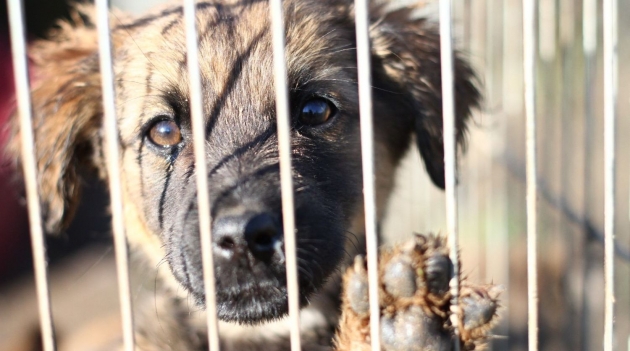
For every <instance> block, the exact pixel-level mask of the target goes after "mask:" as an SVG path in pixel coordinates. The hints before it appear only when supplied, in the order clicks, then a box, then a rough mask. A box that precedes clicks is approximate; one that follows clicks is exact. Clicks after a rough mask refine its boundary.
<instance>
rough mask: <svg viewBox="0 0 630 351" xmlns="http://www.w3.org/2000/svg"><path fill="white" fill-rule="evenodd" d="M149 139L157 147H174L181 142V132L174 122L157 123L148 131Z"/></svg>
mask: <svg viewBox="0 0 630 351" xmlns="http://www.w3.org/2000/svg"><path fill="white" fill-rule="evenodd" d="M149 139H150V140H151V142H153V143H154V144H156V145H158V146H163V147H168V146H175V145H177V144H179V143H180V142H181V141H182V132H181V130H179V127H178V126H177V124H176V123H175V122H174V121H171V120H162V121H158V122H156V123H155V124H153V126H151V129H150V130H149Z"/></svg>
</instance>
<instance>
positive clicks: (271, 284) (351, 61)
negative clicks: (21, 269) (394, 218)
mask: <svg viewBox="0 0 630 351" xmlns="http://www.w3.org/2000/svg"><path fill="white" fill-rule="evenodd" d="M284 7H285V18H286V33H287V47H286V55H287V64H288V84H289V90H290V101H291V103H290V104H291V106H290V108H291V115H292V122H291V124H292V133H291V136H292V150H293V153H292V158H293V179H294V187H295V204H296V214H295V216H296V225H297V233H296V235H297V245H298V250H297V255H298V262H299V277H300V293H301V296H302V300H303V302H305V301H306V298H307V297H308V296H309V295H310V294H312V293H313V292H314V291H316V290H317V289H318V288H319V287H321V286H322V284H323V282H324V281H325V279H326V278H327V277H328V276H329V275H330V274H331V273H332V272H333V271H334V270H335V269H336V267H337V265H338V264H339V263H340V261H341V260H342V257H343V255H344V248H345V246H346V237H347V232H348V231H349V230H351V224H352V223H353V221H356V219H357V218H358V217H361V215H362V177H361V163H360V139H359V114H358V92H357V84H356V82H357V69H356V57H355V55H356V51H355V32H354V21H353V14H352V8H351V2H350V1H345V0H327V1H307V0H291V1H285V2H284ZM409 12H410V9H403V10H401V11H397V12H387V11H385V10H383V9H381V8H375V10H374V18H375V21H374V25H373V28H372V32H371V35H372V45H373V48H372V63H373V66H374V67H373V72H372V75H373V82H372V85H373V86H374V89H373V96H374V126H375V141H376V145H377V146H376V150H375V152H376V163H377V170H378V171H377V172H378V173H377V179H378V191H379V198H380V200H381V201H382V200H384V198H386V196H387V192H388V191H389V189H390V187H391V183H392V175H393V172H394V169H395V167H396V165H397V164H398V161H399V159H400V158H401V157H402V155H403V154H404V152H405V151H406V150H407V148H408V146H409V144H410V142H411V139H412V136H413V134H414V133H415V137H416V140H417V144H418V146H419V148H420V152H421V154H422V156H423V158H424V161H425V164H426V168H427V170H428V172H429V174H430V176H431V177H432V179H433V180H434V182H435V183H436V184H437V185H438V186H443V182H444V175H443V166H442V164H443V153H442V148H443V146H442V136H441V128H442V124H441V98H440V78H439V77H440V65H439V38H438V36H437V35H436V30H435V28H433V27H432V26H431V25H429V24H427V23H426V22H425V21H423V20H412V19H410V17H409V15H410V14H409ZM197 18H198V24H199V35H200V39H199V46H200V60H201V72H202V83H203V91H204V115H205V125H206V162H207V168H208V170H209V172H208V175H207V177H208V183H209V187H210V189H209V196H210V204H211V218H212V228H211V229H212V233H213V250H214V257H215V266H216V277H217V280H216V284H217V296H216V298H217V303H218V310H219V317H220V318H221V319H223V320H230V321H239V322H246V323H252V322H258V321H262V320H268V319H273V318H278V317H280V316H282V315H283V314H285V313H286V312H287V301H286V297H287V294H286V287H285V286H286V283H285V274H286V273H285V268H284V261H285V260H284V248H283V230H282V218H281V205H282V204H281V200H280V199H281V194H280V184H279V166H278V152H277V147H278V146H277V131H276V115H275V96H274V89H273V77H272V64H273V55H272V49H271V31H270V21H269V19H268V18H269V15H268V6H267V2H266V1H255V0H250V1H220V2H218V3H200V4H199V5H198V15H197ZM122 22H123V23H116V24H115V26H114V31H113V41H114V55H115V62H116V63H115V71H116V96H117V118H118V121H119V130H120V135H119V141H120V143H121V148H122V154H121V156H122V165H123V167H122V168H123V174H122V177H123V180H124V189H123V191H124V193H125V211H126V218H125V219H126V223H127V232H128V233H127V234H128V235H129V237H130V241H132V243H135V244H136V245H139V246H144V249H146V251H150V252H158V254H157V259H159V258H161V257H165V258H166V259H167V261H168V263H169V265H170V268H171V271H172V273H173V275H174V276H175V278H176V279H177V280H178V281H179V283H181V284H182V285H183V286H184V287H185V288H186V289H187V290H188V291H189V292H191V293H192V294H193V295H194V296H195V297H196V299H197V300H198V302H199V303H200V304H203V302H204V288H203V274H202V264H201V251H200V239H199V221H198V216H199V213H198V210H197V196H196V195H197V189H196V185H195V176H196V173H195V172H196V167H195V160H194V156H193V149H192V148H193V145H192V135H191V134H192V133H191V122H190V115H189V90H188V78H187V75H188V73H187V65H186V49H185V44H184V43H185V34H184V31H183V27H184V22H183V13H182V9H181V7H177V6H172V7H168V8H165V9H162V10H160V11H157V12H155V13H153V14H150V15H148V16H146V17H142V18H139V19H125V20H124V21H122ZM32 56H33V57H34V60H35V62H36V63H37V65H38V66H39V69H40V72H41V73H40V74H41V75H42V76H43V77H55V79H41V80H40V81H39V82H38V83H37V84H36V86H35V88H34V91H33V99H34V105H35V111H36V116H35V118H36V121H35V128H36V139H37V141H36V143H37V150H38V155H37V156H38V163H39V170H40V179H41V183H42V184H41V189H40V190H41V193H42V202H43V204H44V208H45V209H46V214H47V222H46V223H47V226H48V229H49V230H51V231H52V230H56V229H58V228H59V227H60V226H63V224H64V223H67V221H68V220H69V218H70V217H71V214H72V212H73V209H74V207H75V206H76V202H77V196H78V195H77V192H78V186H77V185H78V176H77V174H78V173H77V172H78V169H79V168H80V167H82V166H88V167H92V168H96V169H97V170H98V171H100V173H101V174H102V175H103V176H104V177H107V174H106V173H105V167H104V166H103V162H104V161H103V160H104V157H103V154H102V150H103V145H102V140H103V138H102V126H101V118H102V112H101V110H102V108H101V101H100V100H101V95H100V87H99V83H98V82H99V79H100V78H99V76H98V62H97V59H96V42H95V35H94V32H93V30H92V29H90V28H87V27H83V26H81V27H70V26H68V25H65V27H64V28H63V29H62V30H61V31H60V33H59V34H58V40H57V41H55V42H40V43H38V44H36V45H35V46H34V47H33V51H32ZM456 71H457V81H456V92H457V96H458V97H457V112H458V128H459V132H458V136H459V137H461V134H462V132H463V129H464V122H465V119H466V117H467V115H468V113H469V109H470V108H471V106H473V105H475V104H476V103H477V100H478V93H477V91H476V90H475V89H474V87H473V85H472V84H471V82H470V80H471V77H472V74H471V71H470V70H469V68H468V67H467V66H466V65H464V64H463V63H462V62H461V61H459V60H458V61H457V63H456ZM148 246H149V248H148Z"/></svg>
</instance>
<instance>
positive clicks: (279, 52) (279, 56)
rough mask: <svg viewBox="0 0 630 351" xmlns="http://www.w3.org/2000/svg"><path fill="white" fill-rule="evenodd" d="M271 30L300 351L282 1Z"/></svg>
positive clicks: (294, 335) (274, 5) (295, 348)
mask: <svg viewBox="0 0 630 351" xmlns="http://www.w3.org/2000/svg"><path fill="white" fill-rule="evenodd" d="M269 7H270V12H271V27H272V35H273V38H272V39H273V43H272V44H273V69H274V82H275V91H276V114H277V124H278V151H279V156H280V187H281V191H282V224H283V228H284V251H285V256H286V273H287V292H288V295H289V319H290V322H291V323H290V332H291V350H292V351H299V350H300V349H301V346H300V345H301V340H300V297H299V291H298V289H299V286H298V273H297V253H296V242H295V236H296V230H295V206H294V201H293V175H292V166H291V153H292V151H291V117H290V113H289V91H288V83H287V63H286V58H285V32H284V16H283V13H282V0H270V1H269Z"/></svg>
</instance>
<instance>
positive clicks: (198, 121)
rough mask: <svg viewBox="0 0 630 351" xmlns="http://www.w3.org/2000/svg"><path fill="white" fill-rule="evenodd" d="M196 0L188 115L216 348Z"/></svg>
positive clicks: (189, 19)
mask: <svg viewBox="0 0 630 351" xmlns="http://www.w3.org/2000/svg"><path fill="white" fill-rule="evenodd" d="M195 3H196V1H195V0H184V6H183V7H184V17H185V26H186V27H185V31H186V49H187V52H186V55H187V56H186V58H187V62H188V79H189V87H190V112H191V113H190V115H191V116H190V117H191V122H192V132H193V148H194V154H195V173H196V178H195V179H196V181H197V206H198V208H199V214H200V216H199V236H200V241H201V257H202V265H203V283H204V291H205V303H206V322H207V324H208V349H209V350H213V351H219V327H218V321H217V303H216V284H215V272H214V260H213V256H214V255H213V253H212V232H211V224H212V219H211V212H210V198H209V193H208V167H207V163H206V135H205V134H206V133H205V131H206V128H205V123H204V120H203V117H204V116H203V114H204V111H203V92H202V84H201V71H200V67H199V43H198V35H197V25H196V22H197V21H196V19H197V17H196V11H195V10H196V5H195Z"/></svg>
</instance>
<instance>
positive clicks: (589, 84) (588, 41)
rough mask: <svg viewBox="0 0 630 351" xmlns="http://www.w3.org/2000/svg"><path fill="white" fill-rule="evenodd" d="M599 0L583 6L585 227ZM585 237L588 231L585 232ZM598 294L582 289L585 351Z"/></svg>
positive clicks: (590, 212) (587, 272)
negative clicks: (592, 302) (593, 303)
mask: <svg viewBox="0 0 630 351" xmlns="http://www.w3.org/2000/svg"><path fill="white" fill-rule="evenodd" d="M597 19H598V14H597V0H583V4H582V40H583V41H582V46H583V50H584V98H583V99H584V127H583V128H584V133H583V137H584V160H583V162H584V166H583V167H584V174H583V179H584V180H583V181H584V183H583V184H584V188H583V191H584V202H583V217H584V220H583V225H584V228H586V222H587V221H588V220H589V219H591V218H592V217H593V216H594V214H595V210H594V206H593V204H594V203H595V201H594V198H595V197H596V196H597V195H598V191H597V190H596V189H595V190H594V189H593V188H594V187H593V176H592V174H593V171H592V170H591V166H590V165H591V164H592V162H593V160H594V159H595V157H596V155H595V153H594V152H593V151H594V149H595V148H594V134H595V133H594V130H595V127H594V126H595V114H594V104H595V100H596V98H595V86H596V84H595V80H596V76H597ZM583 233H585V234H586V230H584V231H583ZM586 238H587V236H586V235H584V238H583V239H582V240H583V244H582V245H583V250H584V254H585V255H586V256H585V257H583V260H584V262H583V263H582V268H581V269H582V271H583V274H582V281H583V283H582V285H583V286H584V287H586V284H587V282H588V280H589V276H592V275H594V274H595V273H594V272H593V270H592V269H590V268H589V266H590V263H589V261H591V260H592V259H591V258H589V257H588V247H587V245H588V243H587V239H586ZM599 295H600V292H599V291H595V290H594V289H586V288H584V289H583V297H582V300H583V302H582V316H581V322H580V324H581V325H580V332H581V333H580V334H581V335H580V339H581V344H582V350H584V351H585V350H590V349H591V346H590V345H592V344H593V343H592V340H591V339H592V336H593V331H592V322H591V315H592V314H593V312H595V313H599V312H598V311H596V310H597V309H595V308H593V306H592V304H591V303H590V302H589V301H596V300H599Z"/></svg>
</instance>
